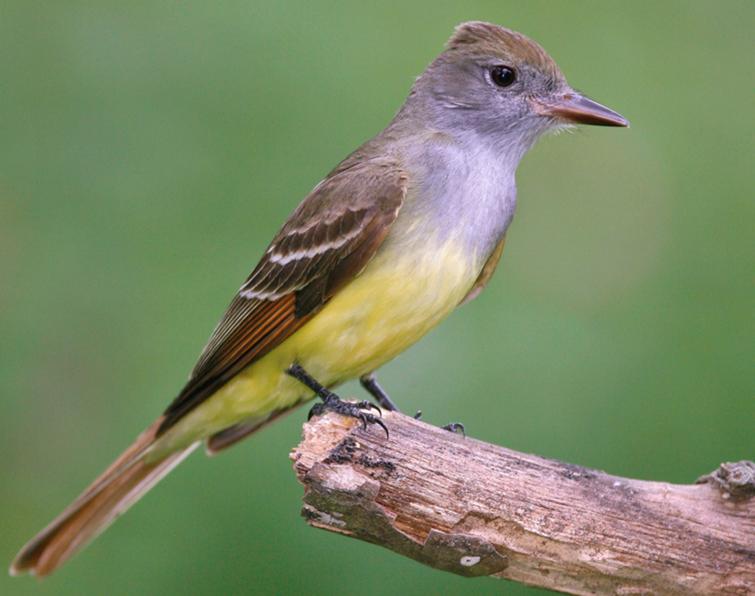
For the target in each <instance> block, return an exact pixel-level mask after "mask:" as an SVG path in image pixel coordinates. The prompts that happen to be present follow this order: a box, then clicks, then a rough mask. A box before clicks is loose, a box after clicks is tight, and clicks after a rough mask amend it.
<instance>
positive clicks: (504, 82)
mask: <svg viewBox="0 0 755 596" xmlns="http://www.w3.org/2000/svg"><path fill="white" fill-rule="evenodd" d="M490 80H491V81H493V82H494V83H495V84H496V85H498V86H499V87H509V86H510V85H512V84H513V83H514V81H516V71H515V70H514V69H513V68H510V67H508V66H494V67H493V68H491V69H490Z"/></svg>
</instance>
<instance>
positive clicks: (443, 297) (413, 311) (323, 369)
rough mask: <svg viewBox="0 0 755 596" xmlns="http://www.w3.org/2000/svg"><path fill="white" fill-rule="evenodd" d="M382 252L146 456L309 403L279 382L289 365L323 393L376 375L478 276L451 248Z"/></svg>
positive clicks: (305, 394)
mask: <svg viewBox="0 0 755 596" xmlns="http://www.w3.org/2000/svg"><path fill="white" fill-rule="evenodd" d="M425 242H426V241H425ZM386 244H389V246H384V247H383V248H385V249H386V250H381V251H379V252H378V254H377V255H376V256H375V258H374V259H373V260H372V261H371V262H370V263H369V264H368V266H367V267H366V269H365V270H364V271H363V272H362V274H361V275H359V276H358V277H356V278H355V279H354V280H353V281H351V282H350V283H349V284H348V285H347V286H345V287H344V288H343V289H342V290H341V291H340V292H339V293H338V294H336V296H334V297H333V298H332V299H331V300H330V302H328V304H327V305H326V306H325V307H324V308H323V309H322V310H321V311H320V312H319V313H318V314H317V315H315V316H314V317H313V318H312V320H311V321H309V322H308V323H307V324H306V325H304V326H303V327H302V328H301V329H299V330H298V331H296V332H295V333H294V334H293V335H292V336H291V337H289V338H288V339H287V340H286V341H284V342H283V343H282V344H281V345H280V346H278V347H277V348H275V349H274V350H272V351H270V352H269V353H268V354H266V355H265V356H264V357H262V358H260V359H259V360H258V361H256V362H255V363H253V364H252V365H250V366H249V367H248V368H246V369H245V370H244V371H242V372H241V373H240V374H239V375H238V376H236V377H235V378H234V379H232V380H231V381H229V382H228V383H227V384H226V385H224V386H223V387H222V388H220V389H219V390H218V391H217V392H216V393H215V394H214V395H213V396H212V397H210V398H209V399H208V400H206V401H205V402H204V403H203V404H201V405H200V406H198V407H197V408H196V409H195V410H193V411H192V412H191V413H189V414H188V415H187V416H185V417H184V418H183V419H182V420H181V421H180V422H179V423H178V424H176V426H174V427H173V428H172V429H171V430H170V431H168V432H167V433H166V434H165V435H164V437H163V438H162V439H161V440H160V441H158V444H156V445H155V447H154V450H153V451H152V456H153V457H155V456H156V457H159V456H160V455H161V454H164V453H167V452H170V451H172V450H174V449H176V448H179V447H182V446H186V445H189V444H191V443H192V442H194V441H197V440H199V439H202V438H204V437H207V436H209V435H211V434H213V433H215V432H218V431H220V430H222V429H224V428H227V427H228V426H232V425H234V424H238V423H239V422H243V421H249V420H254V419H262V418H264V417H265V416H267V415H268V414H269V413H270V412H272V411H274V410H277V409H282V408H286V407H288V406H291V405H293V404H295V403H296V402H298V401H301V400H303V399H309V398H311V397H312V393H311V391H309V390H308V389H307V388H306V387H304V386H303V385H301V383H299V382H298V381H296V380H294V379H292V378H291V377H289V376H288V375H287V374H285V370H286V368H287V367H288V366H289V365H291V363H293V362H294V361H296V362H299V363H300V364H301V365H302V366H303V367H304V369H305V370H307V372H309V373H310V374H311V375H312V376H313V377H314V378H316V379H317V380H318V381H320V382H321V383H323V384H324V385H327V386H334V385H337V384H338V383H341V382H343V381H346V380H348V379H352V378H356V377H359V376H360V375H363V374H365V373H368V372H371V371H373V370H375V369H377V368H378V367H380V366H381V365H382V364H384V363H386V362H387V361H389V360H391V359H392V358H394V357H395V356H396V355H398V354H399V353H400V352H402V351H403V350H405V349H406V348H407V347H409V346H410V345H411V344H413V343H414V342H416V341H417V340H419V339H420V338H421V337H422V336H423V335H425V333H427V332H428V331H429V330H430V329H432V328H433V327H434V326H435V325H437V324H438V323H439V322H440V321H441V320H442V319H443V318H445V317H446V316H447V315H448V314H449V313H450V312H451V311H452V310H453V309H454V308H455V307H456V306H457V305H458V304H459V302H460V301H461V300H462V299H463V298H464V296H465V294H466V293H467V291H468V290H469V289H470V288H471V287H472V284H473V283H474V281H475V279H476V278H477V275H478V273H479V269H480V267H479V264H478V263H477V262H476V259H474V258H472V260H471V261H470V256H465V255H464V253H463V251H462V250H461V246H460V245H459V243H458V242H455V241H453V240H449V241H447V242H445V243H443V244H440V243H439V245H438V248H437V249H436V250H428V248H427V246H424V247H423V250H420V251H417V250H413V247H411V248H410V247H407V246H401V245H397V244H390V243H386ZM419 253H421V254H419Z"/></svg>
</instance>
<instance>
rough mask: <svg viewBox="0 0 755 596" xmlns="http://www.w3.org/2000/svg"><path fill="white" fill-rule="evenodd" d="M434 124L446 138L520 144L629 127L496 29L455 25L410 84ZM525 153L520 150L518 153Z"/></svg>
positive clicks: (533, 49) (542, 55) (521, 39)
mask: <svg viewBox="0 0 755 596" xmlns="http://www.w3.org/2000/svg"><path fill="white" fill-rule="evenodd" d="M413 95H415V96H417V97H422V98H423V104H424V106H425V111H426V113H427V114H428V115H429V116H430V117H431V118H432V120H433V123H434V124H436V125H440V126H441V127H442V128H445V129H447V130H449V131H450V132H462V131H464V130H472V131H474V132H475V133H479V134H483V135H492V136H493V137H498V138H499V139H500V138H501V137H503V138H505V139H506V141H507V142H511V141H514V140H515V139H517V138H520V139H521V141H522V144H524V145H527V146H529V145H530V144H531V143H532V142H534V140H535V139H536V138H537V137H538V136H539V135H540V134H542V133H543V132H546V131H547V130H549V129H554V128H559V127H563V126H566V125H570V124H597V125H602V126H628V125H629V123H628V122H627V120H626V119H624V117H622V116H621V115H620V114H618V113H616V112H614V111H613V110H610V109H608V108H607V107H605V106H602V105H601V104H599V103H597V102H595V101H593V100H591V99H588V98H587V97H585V96H584V95H582V94H580V93H578V92H576V91H575V90H574V89H572V88H571V87H570V86H569V85H568V83H567V82H566V78H565V77H564V75H563V74H562V73H561V71H560V69H559V68H558V66H557V65H556V63H555V62H554V61H553V59H552V58H551V57H550V56H549V55H548V54H547V53H546V52H545V50H543V48H541V47H540V46H539V45H538V44H537V43H535V42H534V41H532V40H531V39H529V38H527V37H525V36H524V35H522V34H520V33H517V32H515V31H511V30H509V29H505V28H503V27H500V26H498V25H493V24H491V23H483V22H468V23H463V24H461V25H459V26H458V27H457V28H456V30H455V32H454V34H453V36H452V37H451V39H449V41H448V43H447V44H446V49H445V51H444V52H443V53H442V54H441V55H440V56H439V57H438V58H437V59H436V60H435V61H434V62H433V63H432V64H431V65H430V66H429V67H428V68H427V70H426V71H425V72H424V73H423V74H422V75H421V76H420V77H419V79H418V80H417V82H416V84H415V88H414V93H413ZM525 150H526V149H525Z"/></svg>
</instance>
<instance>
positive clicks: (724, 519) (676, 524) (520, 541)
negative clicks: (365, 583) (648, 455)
mask: <svg viewBox="0 0 755 596" xmlns="http://www.w3.org/2000/svg"><path fill="white" fill-rule="evenodd" d="M384 421H385V423H386V425H387V426H388V428H389V429H390V438H386V436H385V433H384V432H383V431H382V430H381V429H380V428H379V427H377V426H371V427H370V428H368V429H367V430H363V429H362V428H361V426H360V424H359V423H358V422H357V421H355V420H353V419H347V418H343V417H341V416H338V415H336V414H331V413H329V414H327V415H325V416H322V417H316V418H313V419H312V420H311V421H310V422H308V423H307V424H305V426H304V438H303V440H302V442H301V444H299V446H298V447H297V448H296V449H295V450H294V451H293V452H292V453H291V458H292V460H293V461H294V469H295V470H296V474H297V476H298V478H299V481H300V482H301V483H302V484H303V485H304V488H305V494H304V507H303V509H302V514H303V515H304V517H305V518H306V519H307V521H308V523H309V524H311V525H313V526H315V527H318V528H324V529H326V530H330V531H333V532H338V533H341V534H345V535H347V536H353V537H355V538H359V539H361V540H366V541H368V542H372V543H375V544H379V545H381V546H384V547H386V548H389V549H391V550H393V551H395V552H397V553H399V554H402V555H404V556H407V557H411V558H412V559H415V560H417V561H420V562H422V563H425V564H426V565H430V566H431V567H435V568H436V569H443V570H445V571H451V572H453V573H457V574H460V575H465V576H482V575H490V576H493V577H499V578H508V579H513V580H516V581H519V582H523V583H526V584H530V585H534V586H541V587H545V588H550V589H552V590H558V591H563V592H568V593H574V594H651V593H652V594H753V593H755V498H752V497H753V494H754V493H755V465H753V464H752V462H740V463H739V464H725V465H724V466H722V468H720V469H719V471H718V472H717V473H714V474H713V475H712V476H709V477H704V478H702V479H701V480H700V483H699V484H694V485H675V484H668V483H665V482H645V481H641V480H630V479H627V478H619V477H617V476H610V475H609V474H606V473H604V472H600V471H597V470H590V469H587V468H583V467H580V466H576V465H573V464H567V463H561V462H558V461H553V460H549V459H544V458H541V457H537V456H534V455H527V454H523V453H517V452H515V451H511V450H509V449H505V448H503V447H498V446H495V445H491V444H488V443H483V442H481V441H476V440H474V439H471V438H464V437H461V436H459V435H455V434H453V433H450V432H448V431H445V430H442V429H439V428H436V427H433V426H430V425H428V424H424V423H422V422H419V421H416V420H413V419H412V418H409V417H407V416H404V415H402V414H397V413H391V412H385V413H384Z"/></svg>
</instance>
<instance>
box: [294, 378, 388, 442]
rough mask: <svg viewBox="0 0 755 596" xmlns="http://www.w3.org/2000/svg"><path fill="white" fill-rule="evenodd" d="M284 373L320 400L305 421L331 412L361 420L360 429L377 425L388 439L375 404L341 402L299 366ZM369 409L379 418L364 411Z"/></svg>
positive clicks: (378, 409)
mask: <svg viewBox="0 0 755 596" xmlns="http://www.w3.org/2000/svg"><path fill="white" fill-rule="evenodd" d="M286 372H287V373H288V374H289V375H290V376H292V377H293V378H294V379H296V380H297V381H299V382H300V383H302V384H303V385H305V386H307V387H309V388H310V389H311V390H312V391H314V392H315V393H316V394H317V396H318V397H319V398H320V399H322V402H321V403H319V404H315V405H314V406H312V409H311V410H310V411H309V415H308V416H307V420H309V419H310V418H312V416H320V415H322V414H324V413H325V412H327V411H328V410H330V411H331V412H337V413H338V414H341V415H342V416H349V417H351V418H356V419H358V420H361V422H362V428H364V429H365V430H366V429H367V425H368V424H377V425H379V426H380V427H381V428H382V429H383V430H384V431H385V436H386V437H388V427H386V426H385V424H384V423H383V421H382V420H380V418H381V417H382V415H383V413H382V411H381V410H380V408H378V407H377V406H376V405H375V404H373V403H371V402H368V401H359V402H350V401H344V400H342V399H341V398H340V397H338V395H336V394H335V393H333V392H332V391H331V390H330V389H328V388H327V387H325V386H324V385H322V384H321V383H319V382H318V381H317V380H316V379H315V378H314V377H313V376H312V375H310V374H309V373H308V372H307V371H306V370H304V368H303V367H302V366H301V365H300V364H297V363H294V364H292V365H291V366H289V367H288V369H287V370H286ZM370 409H374V410H376V411H377V413H378V414H379V416H375V414H372V413H371V412H369V411H367V412H365V410H370Z"/></svg>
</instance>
